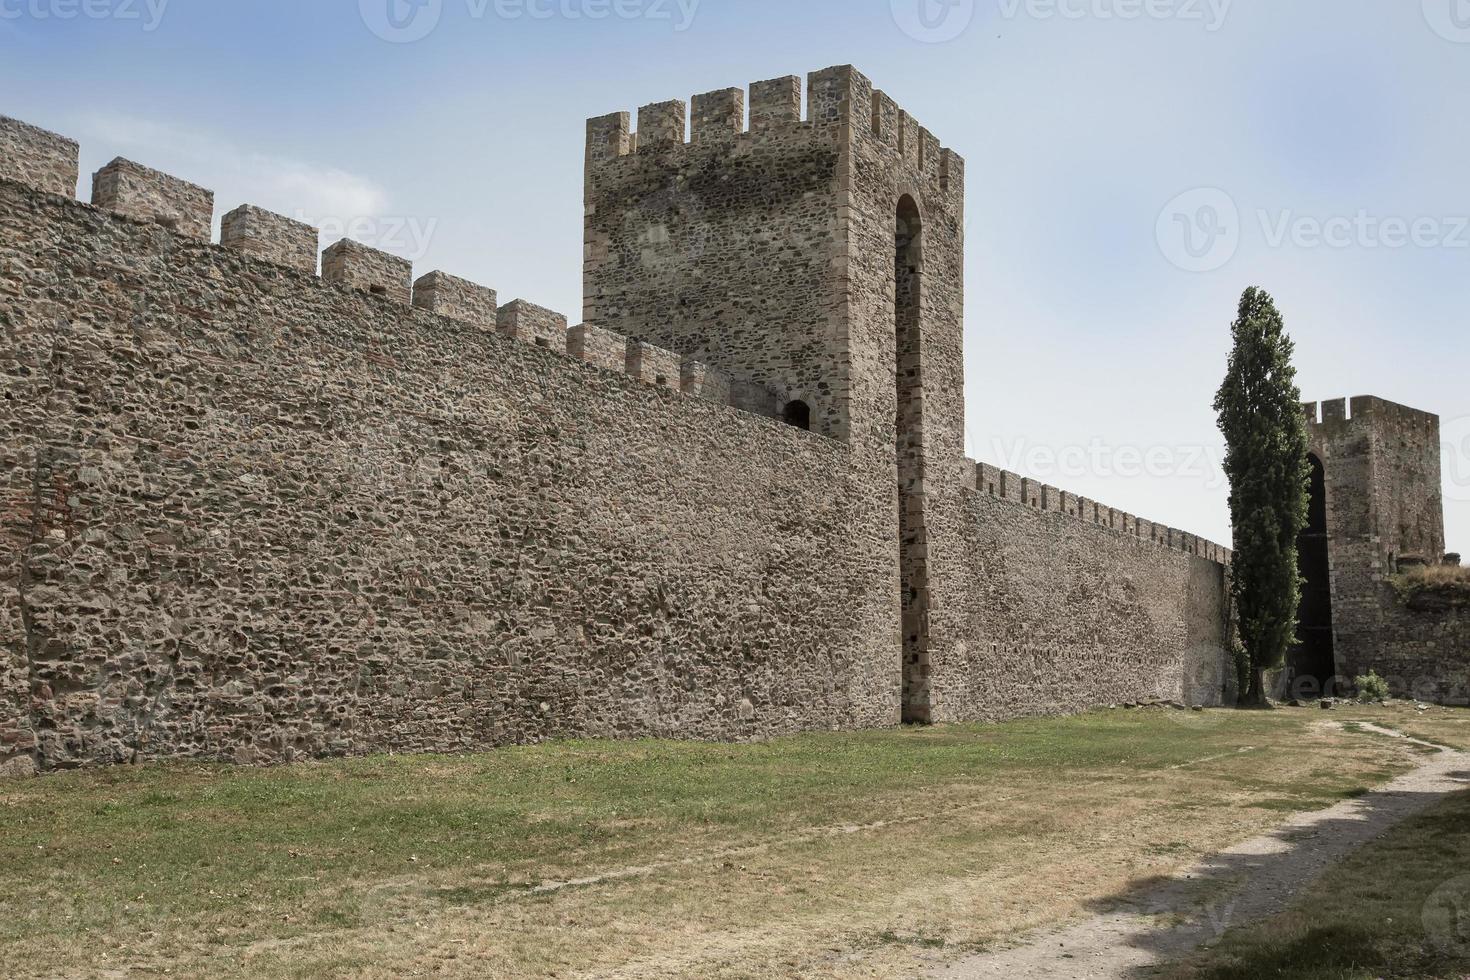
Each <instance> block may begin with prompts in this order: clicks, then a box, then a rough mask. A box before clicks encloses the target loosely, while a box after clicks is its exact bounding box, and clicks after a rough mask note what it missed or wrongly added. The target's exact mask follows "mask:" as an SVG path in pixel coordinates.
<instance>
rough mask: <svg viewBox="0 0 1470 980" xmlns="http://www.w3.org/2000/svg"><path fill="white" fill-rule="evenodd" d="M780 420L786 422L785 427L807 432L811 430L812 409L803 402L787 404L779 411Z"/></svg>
mask: <svg viewBox="0 0 1470 980" xmlns="http://www.w3.org/2000/svg"><path fill="white" fill-rule="evenodd" d="M781 418H783V419H785V420H786V424H787V425H794V426H796V427H797V428H798V429H805V430H806V431H807V432H810V431H811V430H812V407H811V406H810V405H808V404H807V403H806V402H804V401H794V402H787V403H786V407H785V408H784V409H782V410H781Z"/></svg>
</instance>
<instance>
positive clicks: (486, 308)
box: [0, 115, 779, 417]
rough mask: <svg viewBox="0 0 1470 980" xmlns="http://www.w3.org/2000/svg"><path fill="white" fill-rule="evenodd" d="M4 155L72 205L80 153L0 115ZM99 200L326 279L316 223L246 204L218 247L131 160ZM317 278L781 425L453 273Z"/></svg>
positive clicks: (368, 252) (403, 268)
mask: <svg viewBox="0 0 1470 980" xmlns="http://www.w3.org/2000/svg"><path fill="white" fill-rule="evenodd" d="M669 118H672V115H670V116H669ZM0 146H4V147H5V149H6V150H7V153H6V155H5V157H4V158H3V163H0V180H11V181H14V182H15V183H18V184H23V185H25V186H27V187H30V188H32V189H33V190H38V191H42V192H44V193H48V194H56V195H57V196H61V197H66V198H69V199H71V200H75V183H76V177H75V164H74V161H75V160H77V159H78V158H79V147H78V144H77V143H75V142H74V141H71V140H68V139H66V138H65V137H61V136H58V135H56V134H54V133H50V132H48V131H46V130H43V129H39V128H37V127H35V126H31V125H29V124H27V123H23V122H21V121H19V120H16V119H11V118H9V117H7V116H0ZM69 161H71V162H69ZM69 166H70V167H71V168H72V169H70V170H68V167H69ZM68 174H71V176H70V177H68ZM63 189H64V190H63ZM92 198H93V199H92V203H91V206H92V207H94V208H98V209H100V210H103V211H108V212H111V213H112V214H114V215H116V216H118V217H119V218H122V219H126V220H129V221H136V222H141V223H144V224H150V225H156V226H157V227H159V228H161V229H163V230H164V231H165V232H167V233H172V234H176V235H179V236H181V237H184V238H188V239H193V240H195V241H201V242H204V243H205V244H206V245H209V246H210V247H215V248H221V249H225V250H227V251H230V252H234V253H237V254H239V255H241V256H244V257H247V258H249V259H251V260H254V261H259V262H265V263H269V264H270V265H273V266H279V267H281V268H286V269H291V270H294V271H296V272H300V273H303V274H305V275H309V276H312V277H317V268H318V260H317V252H316V243H317V238H318V233H317V230H316V229H315V228H314V227H312V226H311V225H308V224H305V223H303V222H300V221H296V220H294V219H291V218H287V217H285V216H284V215H280V214H276V213H274V212H272V211H268V210H266V209H264V208H260V207H257V206H255V205H250V204H243V205H240V206H239V207H237V208H235V209H234V210H233V211H231V212H229V213H228V214H226V215H225V216H224V218H223V219H222V222H221V229H220V240H219V242H218V243H215V242H213V241H212V235H211V225H212V223H213V212H214V193H213V192H212V191H209V190H207V189H206V188H203V187H201V186H199V185H197V184H193V183H190V182H189V181H187V180H182V179H180V178H178V177H174V176H171V175H169V174H166V173H163V172H161V171H158V170H154V169H152V168H149V167H145V166H143V165H141V164H138V163H134V162H133V161H131V160H125V159H123V158H118V159H115V160H113V161H112V162H111V163H109V164H108V165H107V166H106V167H104V168H102V170H100V171H98V172H97V174H96V175H95V177H94V180H93V192H92ZM320 269H321V272H320V277H319V280H320V281H321V282H322V283H323V284H324V285H330V286H334V287H337V288H344V289H351V290H355V291H358V292H363V293H366V294H368V295H370V296H375V297H378V298H380V299H381V300H383V301H385V302H389V303H392V304H396V305H400V306H403V307H407V308H411V309H416V310H421V311H423V312H427V313H432V314H435V315H438V316H443V317H447V318H449V319H452V320H456V321H459V322H463V323H469V324H473V325H474V326H476V327H478V328H480V329H483V330H487V331H496V332H499V333H500V334H501V335H502V336H505V337H508V338H511V339H513V340H516V341H519V342H521V343H524V344H527V345H530V346H535V347H539V348H542V349H545V350H551V351H554V352H556V353H558V354H561V355H563V356H566V357H569V358H571V359H573V360H578V361H582V362H583V363H586V364H589V365H591V366H593V367H597V368H601V369H603V370H606V371H611V372H614V373H617V374H621V375H626V376H628V377H631V378H634V379H637V380H638V381H641V382H643V383H645V384H648V385H651V386H654V387H661V388H667V389H669V390H671V391H675V392H680V393H682V394H685V395H688V396H689V397H691V398H697V399H699V400H701V401H708V402H714V403H717V404H720V405H724V406H726V407H730V408H734V409H737V410H740V411H744V412H748V413H750V414H758V415H763V416H766V417H777V416H778V415H779V412H778V407H777V404H776V396H775V394H774V393H773V392H771V391H770V390H769V389H767V388H765V387H764V386H760V385H753V384H743V385H738V386H737V385H734V384H732V382H731V381H730V379H729V378H728V377H727V376H726V375H724V374H723V373H722V372H720V371H717V370H715V369H713V368H711V367H709V366H708V365H706V364H704V363H702V362H700V361H697V360H693V359H685V358H682V357H681V356H680V355H679V354H677V353H675V352H673V351H669V350H665V349H663V348H660V347H657V346H655V345H653V344H649V343H645V342H643V341H640V340H638V339H636V338H629V337H625V336H623V335H622V334H620V333H617V332H614V331H611V330H607V329H605V328H602V327H599V326H597V325H595V324H591V323H584V324H581V325H579V326H577V327H574V328H571V329H568V327H567V324H568V320H567V317H566V316H564V315H563V314H560V313H557V312H555V311H554V310H550V309H547V308H546V307H543V306H537V305H536V304H534V303H530V302H527V301H526V300H522V299H517V300H512V301H511V302H510V303H507V304H505V305H504V306H499V305H497V297H496V291H495V290H494V289H491V288H489V287H487V286H481V285H479V284H477V283H474V282H471V281H470V280H468V279H462V278H459V277H458V276H452V275H449V274H448V273H445V272H439V271H434V272H430V273H427V274H425V275H423V276H421V277H419V279H418V280H417V281H415V280H414V279H413V263H412V262H410V261H409V260H407V259H404V258H400V257H399V256H396V255H393V254H391V253H388V252H385V251H382V250H381V249H376V248H372V247H370V246H368V245H365V244H363V243H361V242H357V241H353V240H352V239H347V238H344V239H342V240H341V241H338V242H336V243H334V244H333V245H331V246H329V247H328V248H326V249H325V250H324V251H323V252H322V253H321V260H320Z"/></svg>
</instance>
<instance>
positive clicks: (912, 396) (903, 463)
mask: <svg viewBox="0 0 1470 980" xmlns="http://www.w3.org/2000/svg"><path fill="white" fill-rule="evenodd" d="M923 237H924V236H923V224H922V221H921V219H920V216H919V208H918V205H917V204H916V203H915V202H914V199H913V198H912V197H909V196H907V195H905V196H904V198H903V199H902V200H900V201H899V203H898V216H897V222H896V225H895V233H894V280H895V300H894V328H895V329H894V337H895V350H894V353H895V365H896V368H897V371H896V379H895V381H896V384H897V395H898V414H897V418H896V420H895V421H896V423H897V424H896V430H895V431H896V444H895V452H896V456H897V464H898V465H897V470H898V532H899V556H898V563H899V583H900V589H901V594H902V613H901V616H902V624H903V695H902V697H903V722H904V723H905V724H914V725H925V724H928V723H929V722H931V721H933V712H932V705H931V702H930V678H929V668H930V663H929V576H928V568H927V554H928V540H927V535H926V533H925V522H924V517H925V508H924V385H923V367H924V364H923V346H922V343H921V339H922V338H921V336H920V328H921V324H922V320H923V318H922V316H921V308H922V305H923Z"/></svg>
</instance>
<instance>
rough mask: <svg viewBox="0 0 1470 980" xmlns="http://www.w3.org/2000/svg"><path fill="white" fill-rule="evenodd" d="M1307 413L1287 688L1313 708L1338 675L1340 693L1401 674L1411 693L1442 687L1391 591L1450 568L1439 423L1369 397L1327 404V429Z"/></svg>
mask: <svg viewBox="0 0 1470 980" xmlns="http://www.w3.org/2000/svg"><path fill="white" fill-rule="evenodd" d="M1304 410H1305V412H1306V415H1307V419H1308V429H1309V432H1310V438H1311V442H1310V446H1311V454H1312V456H1311V463H1312V504H1311V513H1310V520H1309V523H1308V528H1307V530H1306V532H1305V533H1304V534H1303V536H1302V539H1301V563H1302V575H1303V578H1304V579H1305V580H1306V585H1305V588H1304V594H1303V601H1302V610H1301V617H1300V618H1301V629H1300V635H1299V642H1298V644H1297V646H1296V647H1295V648H1294V649H1293V651H1292V654H1291V657H1290V659H1289V661H1288V665H1287V667H1288V673H1287V678H1286V680H1287V682H1288V685H1289V686H1291V685H1295V686H1294V687H1293V688H1292V691H1293V692H1294V693H1296V694H1297V695H1298V696H1308V697H1310V696H1315V694H1316V693H1317V692H1318V691H1321V690H1323V689H1326V688H1327V687H1328V685H1329V682H1330V681H1331V680H1332V678H1333V677H1334V676H1335V677H1337V678H1338V679H1339V684H1338V686H1339V687H1341V684H1342V681H1351V679H1352V678H1354V677H1356V676H1358V675H1361V674H1364V673H1366V672H1367V671H1369V670H1377V671H1378V672H1380V673H1384V674H1387V673H1395V674H1397V675H1398V677H1399V679H1400V680H1401V681H1402V683H1403V686H1404V687H1410V686H1412V685H1413V684H1414V683H1415V681H1416V679H1420V678H1423V677H1430V676H1433V677H1436V678H1443V677H1444V676H1445V671H1444V670H1443V669H1442V664H1440V663H1436V662H1434V661H1435V659H1436V655H1435V651H1434V649H1433V647H1432V645H1425V644H1417V641H1415V640H1414V639H1413V637H1414V636H1416V635H1417V632H1418V630H1419V627H1418V626H1415V625H1412V624H1411V623H1410V622H1409V621H1407V620H1406V619H1405V617H1406V616H1407V615H1408V612H1407V611H1406V610H1404V609H1403V608H1402V604H1401V603H1400V601H1399V599H1398V597H1397V596H1396V595H1395V593H1394V590H1393V587H1392V583H1391V579H1392V576H1393V575H1394V574H1395V573H1396V572H1397V571H1398V570H1399V568H1400V566H1401V565H1404V564H1405V563H1427V564H1438V563H1439V562H1440V561H1441V560H1442V559H1443V557H1444V553H1445V531H1444V499H1443V489H1442V482H1441V469H1440V466H1441V460H1440V437H1439V417H1438V416H1435V415H1431V414H1429V413H1427V412H1421V411H1417V410H1415V409H1412V408H1406V407H1404V406H1402V405H1396V404H1394V403H1392V402H1388V401H1384V400H1383V399H1381V398H1366V397H1365V398H1354V399H1352V402H1351V411H1349V403H1348V401H1347V400H1345V399H1339V400H1337V401H1328V402H1323V403H1322V405H1321V416H1320V418H1319V416H1318V406H1317V405H1316V404H1309V405H1306V406H1304ZM1416 644H1417V646H1416ZM1420 647H1422V648H1420ZM1443 652H1444V653H1445V654H1447V655H1448V654H1451V653H1454V651H1448V650H1446V651H1443ZM1461 653H1462V654H1463V651H1462V652H1461ZM1436 683H1438V682H1437V681H1436ZM1431 693H1432V692H1431Z"/></svg>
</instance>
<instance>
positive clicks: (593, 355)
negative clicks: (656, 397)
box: [567, 323, 628, 374]
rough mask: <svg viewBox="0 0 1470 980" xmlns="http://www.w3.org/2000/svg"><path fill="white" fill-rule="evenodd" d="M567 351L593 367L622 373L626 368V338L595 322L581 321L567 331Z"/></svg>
mask: <svg viewBox="0 0 1470 980" xmlns="http://www.w3.org/2000/svg"><path fill="white" fill-rule="evenodd" d="M567 353H568V354H570V355H571V356H572V357H575V358H576V359H577V360H579V361H586V362H587V363H588V364H591V365H592V366H594V367H600V368H603V369H605V370H608V371H617V372H618V373H619V374H622V373H623V372H625V371H626V370H627V369H628V340H627V338H626V337H624V336H623V335H622V334H618V333H613V332H612V331H611V330H604V329H602V328H601V327H599V326H597V325H596V324H592V323H582V324H578V325H577V326H575V327H573V328H572V329H571V330H569V331H567Z"/></svg>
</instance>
